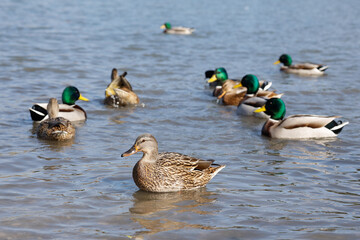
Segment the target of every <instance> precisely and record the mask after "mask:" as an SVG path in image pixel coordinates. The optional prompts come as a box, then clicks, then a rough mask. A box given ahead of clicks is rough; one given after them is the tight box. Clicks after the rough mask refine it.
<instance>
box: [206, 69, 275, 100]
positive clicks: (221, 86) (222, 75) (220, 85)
mask: <svg viewBox="0 0 360 240" xmlns="http://www.w3.org/2000/svg"><path fill="white" fill-rule="evenodd" d="M210 76H211V77H210ZM208 77H210V79H209V80H208V83H209V85H210V86H216V88H215V89H214V91H213V95H214V96H215V97H217V96H219V95H220V94H221V93H224V92H225V93H226V92H228V91H234V89H233V86H235V85H237V84H239V83H240V81H241V80H231V79H229V77H228V74H227V72H226V70H225V68H217V69H215V71H212V70H208V71H206V72H205V78H208ZM259 84H260V86H259V88H260V89H262V90H267V89H269V88H270V87H271V85H272V82H267V81H260V82H259ZM239 91H240V92H244V91H245V92H246V89H245V88H243V89H241V90H240V89H237V90H236V91H235V92H239ZM225 93H224V94H225ZM231 105H232V104H231Z"/></svg>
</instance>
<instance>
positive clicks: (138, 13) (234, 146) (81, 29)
mask: <svg viewBox="0 0 360 240" xmlns="http://www.w3.org/2000/svg"><path fill="white" fill-rule="evenodd" d="M0 6H1V8H0V16H1V21H0V29H1V35H0V49H1V54H0V69H1V71H0V82H1V86H2V87H1V103H2V104H1V105H0V112H1V115H0V132H1V137H0V149H1V151H0V178H1V181H0V239H129V238H132V239H207V240H209V239H356V238H360V224H359V220H360V219H359V218H360V150H359V146H360V144H359V132H360V124H359V120H360V111H359V107H360V104H359V100H360V90H359V89H360V81H359V75H360V67H359V61H360V57H359V55H360V50H359V49H360V48H359V46H360V40H359V39H360V28H359V19H358V18H359V14H360V5H359V3H358V1H355V0H347V1H335V0H319V1H316V2H315V1H310V0H306V1H290V0H285V1H265V0H262V1H261V0H257V1H252V0H251V1H250V0H244V1H237V0H225V1H223V2H218V1H214V0H209V1H205V0H199V1H191V0H183V1H165V0H160V1H136V0H135V1H95V0H91V1H39V0H34V1H21V0H18V1H12V0H3V1H1V3H0ZM165 21H169V22H171V23H172V24H173V25H174V26H176V25H184V26H189V27H195V28H196V32H195V34H193V35H191V36H174V35H164V34H162V30H161V29H160V26H161V25H162V24H163V23H164V22H165ZM282 53H288V54H290V55H291V56H292V57H293V59H294V61H295V62H296V61H313V62H319V63H325V64H327V65H329V69H328V70H327V75H325V76H323V77H300V76H296V75H288V74H284V73H281V72H280V71H279V67H278V66H274V65H273V64H272V63H273V62H274V61H276V60H277V59H278V57H279V56H280V55H281V54H282ZM221 66H222V67H225V68H226V69H227V71H228V73H229V77H230V78H241V77H242V76H243V75H245V74H248V73H252V74H255V75H257V76H258V77H259V78H261V79H266V80H269V81H272V82H273V87H272V89H274V90H277V92H282V93H285V95H284V97H283V99H284V101H285V103H286V104H287V115H288V116H289V115H291V114H298V113H299V114H300V113H301V114H305V113H307V114H322V115H340V116H342V117H343V119H344V120H347V121H349V122H350V124H349V125H347V126H346V127H345V128H344V129H343V131H342V132H341V133H340V135H339V136H338V138H334V139H322V140H303V141H290V140H274V139H269V138H266V137H263V136H261V134H260V130H261V127H262V124H263V120H261V119H254V118H251V117H241V116H238V115H236V112H235V110H236V107H234V106H222V105H219V104H217V103H216V99H214V98H213V97H212V96H211V89H209V87H208V86H207V84H206V82H205V80H204V72H205V71H206V70H209V69H215V68H216V67H221ZM112 68H118V69H119V72H123V71H127V72H128V75H127V79H128V80H129V81H130V82H131V84H132V86H133V89H134V91H135V92H136V93H137V94H138V96H139V98H140V102H141V104H140V106H138V107H129V108H111V107H106V106H104V105H103V102H102V101H103V98H104V90H105V88H106V86H107V84H108V83H109V82H110V73H111V69H112ZM67 85H75V86H77V87H78V88H79V89H80V91H81V92H82V94H83V95H84V96H85V97H87V98H89V99H90V100H91V101H90V102H81V101H79V102H78V104H79V105H80V106H81V107H83V108H84V109H85V110H86V111H87V114H88V120H87V121H86V123H85V124H83V125H81V126H78V128H77V133H76V138H75V139H74V140H73V141H71V142H67V143H52V142H48V141H42V140H39V139H37V138H36V135H35V134H34V129H33V123H32V121H31V119H30V115H29V112H28V108H29V107H31V105H32V104H33V103H35V102H47V101H48V99H49V98H50V97H57V98H58V99H59V100H60V96H61V93H62V90H63V89H64V88H65V86H67ZM146 132H149V133H151V134H153V135H154V136H155V137H156V138H157V140H158V142H159V150H160V151H176V152H181V153H184V154H188V155H192V156H195V157H199V158H205V159H216V161H217V163H219V164H226V165H227V167H226V168H225V169H224V170H222V171H221V172H220V173H219V174H218V175H217V176H216V177H215V178H214V179H213V180H212V181H211V182H210V183H209V184H208V185H207V187H206V188H203V189H200V190H197V191H191V192H181V193H171V194H151V193H146V192H141V191H138V188H137V187H136V185H135V184H134V182H133V180H132V176H131V174H132V167H133V166H134V164H135V163H136V161H137V160H138V159H140V158H141V154H135V155H133V156H131V157H128V158H121V157H120V155H121V153H123V152H124V151H126V150H128V149H129V148H130V147H131V145H132V144H133V143H134V141H135V139H136V137H137V136H138V135H140V134H142V133H146Z"/></svg>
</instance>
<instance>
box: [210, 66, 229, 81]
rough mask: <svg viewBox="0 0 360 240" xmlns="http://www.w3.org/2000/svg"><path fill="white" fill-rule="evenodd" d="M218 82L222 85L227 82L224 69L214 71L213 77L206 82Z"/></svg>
mask: <svg viewBox="0 0 360 240" xmlns="http://www.w3.org/2000/svg"><path fill="white" fill-rule="evenodd" d="M217 80H219V81H220V82H221V83H224V82H225V81H226V80H228V74H227V72H226V70H225V68H223V67H221V68H217V69H215V73H214V75H212V77H211V78H210V79H209V80H208V83H212V82H215V81H217Z"/></svg>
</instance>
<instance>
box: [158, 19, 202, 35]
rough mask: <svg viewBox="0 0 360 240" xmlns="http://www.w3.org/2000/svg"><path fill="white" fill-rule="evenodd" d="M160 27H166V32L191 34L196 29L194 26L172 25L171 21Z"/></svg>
mask: <svg viewBox="0 0 360 240" xmlns="http://www.w3.org/2000/svg"><path fill="white" fill-rule="evenodd" d="M160 28H161V29H164V33H166V34H181V35H190V34H192V33H193V32H194V31H195V29H194V28H188V27H172V26H171V24H170V23H169V22H166V23H164V24H163V25H161V27H160Z"/></svg>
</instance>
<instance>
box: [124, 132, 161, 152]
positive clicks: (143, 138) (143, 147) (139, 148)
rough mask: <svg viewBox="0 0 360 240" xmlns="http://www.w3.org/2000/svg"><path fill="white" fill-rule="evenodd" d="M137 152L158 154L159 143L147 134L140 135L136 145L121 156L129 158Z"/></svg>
mask: <svg viewBox="0 0 360 240" xmlns="http://www.w3.org/2000/svg"><path fill="white" fill-rule="evenodd" d="M137 152H143V153H144V155H145V154H153V153H156V154H157V152H158V143H157V141H156V139H155V137H154V136H152V135H151V134H149V133H145V134H143V135H140V136H139V137H138V138H137V139H136V140H135V143H134V145H133V146H132V147H131V148H130V149H129V150H127V151H126V152H124V153H123V154H121V157H127V156H130V155H133V154H134V153H137Z"/></svg>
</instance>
